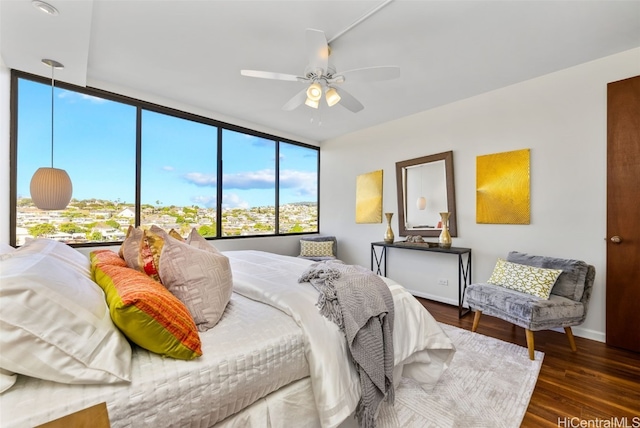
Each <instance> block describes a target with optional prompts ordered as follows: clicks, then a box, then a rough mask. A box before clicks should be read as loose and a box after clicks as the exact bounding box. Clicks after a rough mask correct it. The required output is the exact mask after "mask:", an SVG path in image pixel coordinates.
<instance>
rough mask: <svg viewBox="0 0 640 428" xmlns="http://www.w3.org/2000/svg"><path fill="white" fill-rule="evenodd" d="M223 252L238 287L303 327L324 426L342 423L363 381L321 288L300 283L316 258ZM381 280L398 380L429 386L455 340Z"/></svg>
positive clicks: (413, 302)
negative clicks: (321, 300)
mask: <svg viewBox="0 0 640 428" xmlns="http://www.w3.org/2000/svg"><path fill="white" fill-rule="evenodd" d="M224 254H225V255H226V256H228V257H229V259H230V261H231V267H232V270H233V281H234V284H233V286H234V292H236V293H239V294H242V295H244V296H245V297H249V298H251V299H254V300H257V301H260V302H263V303H266V304H269V305H271V306H274V307H276V308H278V309H280V310H282V311H284V312H285V313H287V314H288V315H290V316H291V317H292V318H293V319H294V320H295V321H296V322H297V323H298V325H299V326H300V327H301V328H302V330H303V332H304V337H305V353H306V356H307V360H308V362H309V368H310V372H311V381H312V386H313V392H314V396H315V401H316V406H317V409H318V413H319V416H320V422H321V424H322V426H323V427H334V426H337V425H339V424H340V423H341V422H342V421H343V420H345V419H346V418H347V417H348V416H349V415H350V414H351V413H352V412H353V411H354V410H355V408H356V405H357V403H358V400H359V398H360V385H359V381H358V374H357V372H356V370H355V369H354V367H353V364H352V363H351V360H350V358H349V357H348V352H347V343H346V340H345V339H344V336H343V334H342V333H341V332H340V330H339V329H338V327H337V326H336V325H335V324H334V323H332V322H331V321H328V320H327V319H326V318H324V317H323V316H321V315H320V314H319V312H318V309H317V308H316V307H315V303H316V301H317V299H318V292H317V291H316V290H315V289H314V288H313V287H312V286H311V285H310V284H309V283H302V284H299V283H298V278H299V277H300V275H301V274H302V272H304V270H305V269H306V268H307V267H308V266H309V265H310V264H311V263H312V262H310V261H308V260H305V259H300V258H296V257H288V256H281V255H277V254H272V253H265V252H261V251H226V252H224ZM383 279H384V280H385V282H386V283H387V284H388V285H389V289H390V290H391V294H392V296H393V301H394V305H395V319H394V331H393V334H394V336H393V347H394V363H395V366H396V367H395V370H394V380H395V381H399V380H400V376H401V375H403V376H405V377H411V378H413V379H415V380H417V381H419V382H420V383H422V385H423V386H424V387H425V388H430V387H432V386H433V385H434V384H435V382H436V381H437V380H438V379H439V378H440V376H441V374H442V373H443V371H444V370H445V369H446V367H447V366H448V363H449V361H451V358H452V357H453V354H454V352H455V348H454V346H453V343H452V342H451V340H450V339H449V337H448V336H447V335H446V334H445V333H444V332H443V331H442V329H441V328H440V326H439V325H438V323H437V322H436V321H435V319H434V318H433V317H432V316H431V315H430V314H429V313H428V312H427V310H426V309H424V307H422V305H420V303H419V302H418V301H417V300H416V299H415V298H414V297H413V296H412V295H411V294H409V292H407V291H406V290H405V289H404V288H403V287H402V286H400V285H399V284H397V283H395V282H393V281H391V280H389V279H387V278H383Z"/></svg>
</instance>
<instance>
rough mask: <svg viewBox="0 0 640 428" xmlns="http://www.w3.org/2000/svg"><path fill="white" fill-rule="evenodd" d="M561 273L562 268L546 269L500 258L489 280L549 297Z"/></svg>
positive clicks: (522, 291)
mask: <svg viewBox="0 0 640 428" xmlns="http://www.w3.org/2000/svg"><path fill="white" fill-rule="evenodd" d="M561 273H562V270H561V269H545V268H539V267H534V266H527V265H521V264H518V263H511V262H508V261H506V260H504V259H498V262H497V263H496V266H495V268H494V269H493V273H492V274H491V277H490V278H489V280H488V281H487V282H488V283H489V284H494V285H499V286H502V287H505V288H509V289H511V290H516V291H520V292H521V293H526V294H531V295H533V296H537V297H540V298H541V299H548V298H549V295H550V294H551V289H552V288H553V285H554V284H555V283H556V281H557V279H558V277H559V276H560V274H561Z"/></svg>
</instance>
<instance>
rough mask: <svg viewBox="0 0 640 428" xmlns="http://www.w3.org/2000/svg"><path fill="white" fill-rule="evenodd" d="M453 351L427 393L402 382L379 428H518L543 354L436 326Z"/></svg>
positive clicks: (380, 420)
mask: <svg viewBox="0 0 640 428" xmlns="http://www.w3.org/2000/svg"><path fill="white" fill-rule="evenodd" d="M440 325H441V326H442V328H443V329H444V331H445V332H446V333H447V334H448V335H449V337H450V338H451V339H452V341H453V343H454V344H455V346H456V353H455V355H454V357H453V360H452V362H451V366H450V367H449V369H448V370H447V371H446V372H445V373H444V374H443V375H442V378H441V379H440V381H439V382H438V384H437V385H436V386H435V387H434V389H433V390H432V391H430V392H426V391H424V390H422V389H421V388H420V386H418V385H417V384H416V383H415V382H414V381H412V380H410V379H406V378H403V379H402V380H401V383H400V386H399V387H398V389H397V390H396V400H395V405H394V407H393V409H388V408H387V409H384V410H383V409H381V412H380V415H379V416H380V417H379V418H378V424H377V425H378V427H380V428H391V427H402V428H409V427H410V428H423V427H456V428H457V427H465V428H467V427H477V428H480V427H482V428H499V427H504V428H517V427H519V426H520V424H521V422H522V419H523V417H524V415H525V413H526V411H527V407H528V405H529V400H530V399H531V394H532V393H533V389H534V388H535V385H536V380H537V379H538V373H539V372H540V367H541V366H542V359H543V358H544V353H542V352H539V351H536V352H535V361H531V360H530V359H529V354H528V351H527V348H524V347H522V346H518V345H514V344H511V343H507V342H503V341H501V340H498V339H494V338H492V337H488V336H484V335H482V334H479V333H472V332H470V331H467V330H463V329H460V328H457V327H452V326H449V325H446V324H440Z"/></svg>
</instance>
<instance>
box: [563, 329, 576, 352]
mask: <svg viewBox="0 0 640 428" xmlns="http://www.w3.org/2000/svg"><path fill="white" fill-rule="evenodd" d="M564 332H565V334H566V335H567V339H569V346H571V350H572V351H573V352H576V351H577V350H578V348H577V347H576V339H575V338H574V337H573V331H571V327H565V328H564Z"/></svg>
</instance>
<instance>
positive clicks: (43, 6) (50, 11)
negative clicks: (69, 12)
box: [31, 0, 60, 16]
mask: <svg viewBox="0 0 640 428" xmlns="http://www.w3.org/2000/svg"><path fill="white" fill-rule="evenodd" d="M31 5H32V6H33V7H35V8H36V9H38V10H39V11H40V12H42V13H46V14H47V15H51V16H56V15H58V14H59V13H60V12H58V9H56V8H55V7H53V6H51V5H50V4H49V3H45V2H43V1H41V0H33V1H32V2H31Z"/></svg>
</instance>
